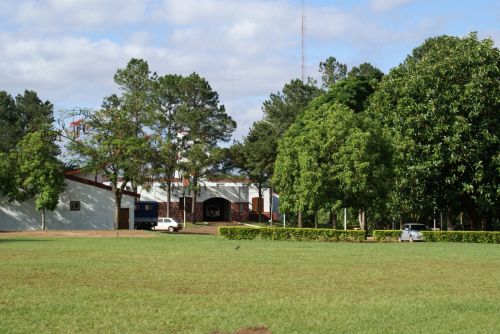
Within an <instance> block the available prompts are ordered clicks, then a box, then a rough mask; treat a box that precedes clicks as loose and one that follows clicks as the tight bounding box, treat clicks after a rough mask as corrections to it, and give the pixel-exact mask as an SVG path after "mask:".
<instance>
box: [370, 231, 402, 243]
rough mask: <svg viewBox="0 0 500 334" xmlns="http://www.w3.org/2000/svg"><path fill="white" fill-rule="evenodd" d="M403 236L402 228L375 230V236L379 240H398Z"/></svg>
mask: <svg viewBox="0 0 500 334" xmlns="http://www.w3.org/2000/svg"><path fill="white" fill-rule="evenodd" d="M400 236H401V230H374V231H373V238H374V239H375V240H377V241H396V240H398V238H399V237H400Z"/></svg>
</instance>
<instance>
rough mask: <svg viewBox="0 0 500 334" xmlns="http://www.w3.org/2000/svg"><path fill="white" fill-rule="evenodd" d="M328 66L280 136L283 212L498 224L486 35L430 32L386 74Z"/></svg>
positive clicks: (499, 71)
mask: <svg viewBox="0 0 500 334" xmlns="http://www.w3.org/2000/svg"><path fill="white" fill-rule="evenodd" d="M329 64H330V65H332V66H331V67H333V68H334V69H336V70H335V71H330V73H332V74H330V75H329V74H328V73H326V74H324V75H323V78H324V80H325V83H324V85H323V86H324V87H328V91H326V92H323V93H322V94H321V95H320V96H319V97H316V98H315V99H313V100H312V102H311V103H309V104H308V105H307V108H305V110H304V111H302V112H299V113H298V114H297V115H298V116H297V117H296V118H295V120H294V122H293V124H292V125H291V126H290V127H288V129H287V130H286V131H285V133H284V135H283V137H282V138H281V139H279V141H278V142H279V144H278V154H277V159H276V161H275V167H274V169H273V171H274V175H273V177H272V179H271V182H272V183H273V184H274V186H275V187H276V188H277V189H278V190H279V192H280V195H281V197H280V208H281V209H282V210H285V211H289V212H297V213H298V214H299V216H300V215H301V214H300V213H302V212H305V213H310V214H311V213H314V212H317V211H318V210H324V211H326V212H332V213H333V217H332V220H335V213H336V212H337V211H338V209H339V208H341V207H350V208H353V209H355V210H357V211H358V212H359V218H360V219H359V221H360V224H361V227H363V228H367V224H365V218H366V212H368V211H369V212H370V217H372V223H377V221H378V222H382V221H384V220H385V221H388V220H389V221H390V220H393V219H397V220H398V221H399V220H400V221H403V220H413V221H425V220H427V219H428V218H429V217H436V215H437V214H439V213H442V214H443V215H444V217H445V221H446V223H447V226H448V228H453V226H454V225H456V223H457V222H461V223H462V224H465V223H466V222H467V223H468V224H469V225H470V228H473V229H491V228H492V224H493V223H495V222H498V213H499V212H498V209H499V207H500V206H499V205H498V198H499V193H500V188H499V182H498V181H499V176H500V151H499V131H500V128H499V124H498V122H499V117H498V113H499V111H500V52H499V50H498V49H497V48H495V47H494V45H493V42H492V41H491V40H489V39H486V40H478V38H477V36H476V35H475V34H471V35H469V36H467V37H465V38H457V37H449V36H441V37H437V38H432V39H429V40H427V41H426V42H425V43H424V44H423V45H421V46H420V47H418V48H416V49H415V50H413V53H412V54H411V55H410V56H408V58H407V59H406V60H405V61H404V62H403V63H402V64H400V65H399V66H397V67H396V68H394V69H392V70H391V71H390V72H389V74H388V75H386V76H385V77H383V78H382V75H381V73H380V72H379V71H377V70H376V69H374V68H373V67H371V66H369V65H368V64H364V65H362V66H360V67H359V68H357V69H353V70H351V71H350V72H349V74H348V75H345V73H346V67H345V66H344V65H339V64H338V63H337V62H336V61H335V60H334V59H332V60H330V61H327V62H325V63H322V68H327V66H328V65H329ZM335 76H336V77H335ZM329 78H333V79H329ZM254 128H255V127H254ZM251 139H252V137H251V136H249V137H247V138H246V141H245V142H249V141H251ZM454 218H456V219H454ZM453 220H455V222H454V221H453ZM299 226H300V219H299Z"/></svg>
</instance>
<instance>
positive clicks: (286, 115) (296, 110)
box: [262, 79, 321, 136]
mask: <svg viewBox="0 0 500 334" xmlns="http://www.w3.org/2000/svg"><path fill="white" fill-rule="evenodd" d="M320 93H321V91H320V90H319V89H318V88H317V87H316V86H314V85H313V84H311V83H303V82H302V81H301V80H299V79H294V80H292V81H290V82H289V83H287V84H285V86H284V87H283V90H282V91H281V92H278V93H273V94H271V95H270V96H269V99H268V100H266V101H264V103H263V105H262V111H263V112H264V119H265V120H266V121H268V122H270V123H271V124H274V125H275V126H276V132H277V134H278V136H281V135H282V134H283V133H284V132H285V131H286V130H287V129H288V128H289V127H290V125H291V124H292V123H293V122H294V121H295V119H296V118H297V116H298V115H300V113H302V112H303V111H304V110H305V109H306V107H307V105H308V104H309V102H311V101H312V99H314V98H315V97H317V96H319V95H320Z"/></svg>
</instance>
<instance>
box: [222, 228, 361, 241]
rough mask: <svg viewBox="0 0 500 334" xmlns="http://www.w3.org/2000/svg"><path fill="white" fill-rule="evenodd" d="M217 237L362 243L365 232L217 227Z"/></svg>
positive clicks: (322, 229)
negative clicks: (258, 237)
mask: <svg viewBox="0 0 500 334" xmlns="http://www.w3.org/2000/svg"><path fill="white" fill-rule="evenodd" d="M219 235H221V236H223V237H226V238H228V239H233V240H242V239H255V238H256V237H257V236H260V237H261V238H262V239H267V240H298V241H306V240H307V241H364V240H365V231H362V230H359V231H358V230H348V231H344V230H333V229H326V228H317V229H316V228H269V227H262V228H254V227H240V226H235V227H231V226H230V227H219Z"/></svg>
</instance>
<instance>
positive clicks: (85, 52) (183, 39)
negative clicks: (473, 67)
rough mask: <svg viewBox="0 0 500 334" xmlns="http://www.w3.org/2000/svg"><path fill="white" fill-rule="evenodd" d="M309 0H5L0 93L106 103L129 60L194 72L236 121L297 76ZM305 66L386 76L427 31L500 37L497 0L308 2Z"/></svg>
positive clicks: (59, 102) (241, 129)
mask: <svg viewBox="0 0 500 334" xmlns="http://www.w3.org/2000/svg"><path fill="white" fill-rule="evenodd" d="M301 8H302V2H301V1H291V0H269V1H261V0H230V1H229V0H228V1H226V0H31V1H27V0H1V1H0V90H5V91H7V92H9V93H10V94H12V95H13V96H14V95H17V94H19V93H22V92H23V91H24V90H25V89H30V90H35V91H36V92H38V94H39V96H40V97H41V98H42V99H43V100H49V101H51V102H52V103H53V104H54V106H55V110H56V111H60V110H68V109H73V108H99V106H100V105H101V103H102V100H103V98H104V97H105V96H109V95H111V94H113V93H119V87H118V86H117V85H116V84H115V83H114V82H113V75H114V73H115V72H116V70H117V69H118V68H124V67H125V66H126V64H127V62H128V61H129V60H130V59H131V58H142V59H145V60H146V61H147V62H148V63H149V66H150V69H151V70H152V71H154V72H157V73H158V74H160V75H164V74H181V75H188V74H190V73H193V72H197V73H198V74H200V75H201V76H203V77H205V78H206V79H207V80H208V81H209V83H210V85H211V86H212V88H213V89H214V90H216V91H217V92H218V93H219V97H220V101H221V103H222V104H224V105H225V107H226V110H227V112H228V113H229V114H230V115H231V116H232V117H233V119H235V120H236V121H237V123H238V129H237V130H236V132H235V134H234V136H233V139H235V140H240V139H241V138H242V137H243V136H245V135H246V134H247V133H248V130H249V128H250V126H251V125H252V123H253V122H255V121H257V120H259V119H260V118H261V117H262V111H261V106H262V102H263V101H264V100H266V99H267V98H268V97H269V95H270V94H271V93H276V92H278V91H280V90H281V89H282V88H283V85H284V84H285V83H286V82H289V81H290V80H292V79H294V78H300V77H301V18H302V11H301ZM304 15H305V37H306V48H305V55H306V57H305V58H306V75H307V76H311V77H314V78H319V73H318V65H319V62H320V61H322V60H325V59H326V58H327V57H329V56H334V57H336V58H337V59H338V60H339V61H341V62H343V63H345V64H347V65H348V66H349V67H352V66H357V65H359V64H361V63H363V62H370V63H371V64H373V65H374V66H377V67H378V68H380V69H381V70H382V71H383V72H385V73H387V72H388V71H389V70H390V69H391V68H392V67H395V66H397V65H398V64H400V63H401V62H403V61H404V59H405V57H406V55H408V54H409V53H411V50H412V49H413V48H415V47H417V46H419V45H420V44H422V43H423V42H424V41H425V39H427V38H430V37H435V36H439V35H443V34H447V35H455V36H465V35H467V34H468V33H470V32H471V31H477V33H478V35H479V37H480V38H481V39H483V38H491V39H493V41H494V42H495V45H496V46H497V47H499V46H500V1H498V0H476V1H472V0H470V1H469V0H350V1H348V0H338V1H334V0H314V1H313V0H305V1H304Z"/></svg>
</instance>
